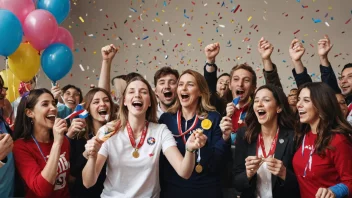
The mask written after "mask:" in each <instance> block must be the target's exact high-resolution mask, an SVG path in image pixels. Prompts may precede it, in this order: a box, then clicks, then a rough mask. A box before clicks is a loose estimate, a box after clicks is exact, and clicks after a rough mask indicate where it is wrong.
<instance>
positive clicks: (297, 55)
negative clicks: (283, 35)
mask: <svg viewBox="0 0 352 198" xmlns="http://www.w3.org/2000/svg"><path fill="white" fill-rule="evenodd" d="M305 50H306V49H305V48H304V47H303V44H302V43H301V42H300V41H299V40H298V39H294V40H293V41H292V42H291V45H290V48H289V52H290V56H291V59H292V61H299V60H301V58H302V56H303V54H304V52H305Z"/></svg>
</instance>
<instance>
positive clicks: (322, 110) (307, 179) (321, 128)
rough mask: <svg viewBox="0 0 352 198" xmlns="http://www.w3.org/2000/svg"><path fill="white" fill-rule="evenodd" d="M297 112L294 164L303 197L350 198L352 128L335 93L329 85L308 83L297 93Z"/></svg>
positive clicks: (351, 187) (351, 183)
mask: <svg viewBox="0 0 352 198" xmlns="http://www.w3.org/2000/svg"><path fill="white" fill-rule="evenodd" d="M321 93H324V97H322V95H321ZM297 111H298V113H299V122H298V121H297V126H296V127H295V129H296V135H295V140H296V144H297V147H298V149H297V152H296V153H295V155H294V158H293V162H292V163H293V168H294V171H295V174H296V176H297V180H298V183H299V187H300V192H301V197H303V198H304V197H319V198H325V197H345V196H347V195H348V196H349V197H350V195H351V193H352V166H351V162H352V156H351V152H352V137H351V135H352V127H351V126H350V125H349V124H348V122H347V121H346V119H345V118H344V117H343V115H342V112H341V109H340V108H339V105H338V102H337V99H336V97H335V92H334V91H333V90H332V89H331V88H330V87H329V86H328V85H327V84H326V83H322V82H319V83H307V84H305V85H303V86H302V87H301V88H300V89H299V91H298V103H297Z"/></svg>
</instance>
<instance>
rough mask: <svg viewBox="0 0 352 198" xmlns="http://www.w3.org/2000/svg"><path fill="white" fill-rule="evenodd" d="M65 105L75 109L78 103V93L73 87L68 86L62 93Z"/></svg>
mask: <svg viewBox="0 0 352 198" xmlns="http://www.w3.org/2000/svg"><path fill="white" fill-rule="evenodd" d="M64 100H65V105H66V106H67V107H68V108H70V109H75V108H76V106H77V105H78V104H79V100H80V93H79V92H78V91H77V89H75V88H69V89H67V90H66V91H65V93H64Z"/></svg>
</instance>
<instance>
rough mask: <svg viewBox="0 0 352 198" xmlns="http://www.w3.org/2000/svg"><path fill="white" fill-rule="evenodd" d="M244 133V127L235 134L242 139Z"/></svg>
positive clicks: (245, 129) (245, 128)
mask: <svg viewBox="0 0 352 198" xmlns="http://www.w3.org/2000/svg"><path fill="white" fill-rule="evenodd" d="M246 131H247V127H245V126H244V127H241V128H239V129H238V130H237V132H236V134H237V136H238V137H242V138H244V134H245V133H246Z"/></svg>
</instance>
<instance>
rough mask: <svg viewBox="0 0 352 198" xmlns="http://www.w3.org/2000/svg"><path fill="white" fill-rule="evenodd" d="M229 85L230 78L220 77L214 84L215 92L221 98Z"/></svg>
mask: <svg viewBox="0 0 352 198" xmlns="http://www.w3.org/2000/svg"><path fill="white" fill-rule="evenodd" d="M229 84H230V76H221V77H220V78H219V79H218V81H217V82H216V92H218V94H219V96H220V97H222V96H223V95H224V94H225V93H226V92H227V91H228V90H229Z"/></svg>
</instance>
